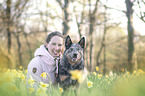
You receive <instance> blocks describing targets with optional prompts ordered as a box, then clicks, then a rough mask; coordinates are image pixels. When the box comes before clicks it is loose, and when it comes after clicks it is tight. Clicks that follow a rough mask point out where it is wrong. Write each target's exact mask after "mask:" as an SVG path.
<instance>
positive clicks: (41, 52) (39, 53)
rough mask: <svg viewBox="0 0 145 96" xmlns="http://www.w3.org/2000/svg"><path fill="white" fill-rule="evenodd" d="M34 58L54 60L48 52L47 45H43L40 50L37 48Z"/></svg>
mask: <svg viewBox="0 0 145 96" xmlns="http://www.w3.org/2000/svg"><path fill="white" fill-rule="evenodd" d="M34 56H35V57H37V56H45V57H49V58H50V59H54V57H53V56H51V55H50V53H49V52H48V51H47V50H46V48H45V45H44V44H43V45H41V46H40V48H37V49H36V51H35V53H34Z"/></svg>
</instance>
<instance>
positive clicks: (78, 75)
mask: <svg viewBox="0 0 145 96" xmlns="http://www.w3.org/2000/svg"><path fill="white" fill-rule="evenodd" d="M70 74H71V79H72V80H78V82H79V83H81V82H82V81H83V75H82V72H81V71H80V70H71V71H70Z"/></svg>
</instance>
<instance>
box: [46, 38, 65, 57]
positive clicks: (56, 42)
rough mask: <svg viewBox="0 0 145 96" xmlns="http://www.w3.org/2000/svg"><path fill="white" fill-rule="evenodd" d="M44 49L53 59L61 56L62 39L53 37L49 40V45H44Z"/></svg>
mask: <svg viewBox="0 0 145 96" xmlns="http://www.w3.org/2000/svg"><path fill="white" fill-rule="evenodd" d="M46 47H47V48H48V50H49V53H50V54H51V55H52V56H53V57H57V56H59V55H60V54H61V52H62V48H63V39H62V38H61V37H59V36H54V37H52V38H51V40H50V42H49V43H46Z"/></svg>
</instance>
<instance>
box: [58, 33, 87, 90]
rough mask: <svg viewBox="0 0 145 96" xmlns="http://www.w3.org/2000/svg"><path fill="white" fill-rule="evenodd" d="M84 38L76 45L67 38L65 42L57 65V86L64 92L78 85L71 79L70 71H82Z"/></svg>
mask: <svg viewBox="0 0 145 96" xmlns="http://www.w3.org/2000/svg"><path fill="white" fill-rule="evenodd" d="M84 46H85V38H84V37H83V38H81V40H80V41H79V42H78V43H72V41H71V38H70V37H69V36H67V38H66V41H65V48H66V49H65V51H64V54H63V58H62V60H61V61H60V64H59V84H60V86H61V87H62V88H63V89H64V90H66V89H68V88H69V87H70V86H73V85H78V82H77V80H72V79H71V74H70V73H69V72H70V70H84V60H83V49H84Z"/></svg>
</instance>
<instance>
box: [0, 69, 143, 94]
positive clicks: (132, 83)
mask: <svg viewBox="0 0 145 96" xmlns="http://www.w3.org/2000/svg"><path fill="white" fill-rule="evenodd" d="M98 70H99V69H97V70H96V71H94V72H92V73H89V74H88V76H87V79H86V80H85V81H84V82H83V83H81V84H80V88H79V95H80V96H145V72H144V71H142V70H141V69H139V70H136V71H134V72H133V73H132V74H130V73H129V72H127V71H126V72H122V73H120V74H116V73H112V72H110V73H109V74H107V75H105V76H103V75H102V74H99V73H98ZM26 74H27V70H24V69H23V68H20V69H19V70H16V69H5V68H4V69H0V96H33V95H35V96H40V95H41V96H60V95H61V94H62V92H63V90H62V88H61V87H59V86H55V87H54V86H52V85H51V84H49V85H48V84H44V83H39V87H38V89H36V90H34V88H33V86H32V87H31V88H29V89H27V88H26ZM31 83H32V82H31ZM32 85H33V84H32ZM73 89H74V88H73V87H71V88H70V90H69V91H68V96H75V94H74V91H73ZM28 90H29V92H28ZM32 93H33V94H32Z"/></svg>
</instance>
